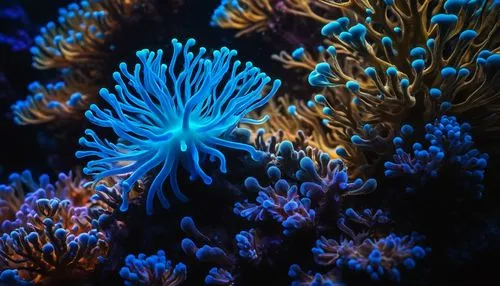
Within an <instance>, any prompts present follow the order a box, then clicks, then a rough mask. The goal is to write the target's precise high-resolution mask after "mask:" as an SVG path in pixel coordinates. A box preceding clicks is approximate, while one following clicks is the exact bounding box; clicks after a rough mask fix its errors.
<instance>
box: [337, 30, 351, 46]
mask: <svg viewBox="0 0 500 286" xmlns="http://www.w3.org/2000/svg"><path fill="white" fill-rule="evenodd" d="M339 39H340V40H341V41H343V42H345V43H347V44H349V43H351V42H352V41H353V40H354V37H353V36H352V34H351V33H349V32H341V33H340V35H339Z"/></svg>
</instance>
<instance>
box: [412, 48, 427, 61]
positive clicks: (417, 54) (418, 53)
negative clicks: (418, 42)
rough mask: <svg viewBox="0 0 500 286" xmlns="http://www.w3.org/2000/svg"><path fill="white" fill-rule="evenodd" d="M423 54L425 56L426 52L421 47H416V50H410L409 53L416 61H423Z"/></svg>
mask: <svg viewBox="0 0 500 286" xmlns="http://www.w3.org/2000/svg"><path fill="white" fill-rule="evenodd" d="M425 54H426V51H425V49H424V48H422V47H416V48H413V49H411V51H410V56H411V57H412V58H416V59H424V58H425Z"/></svg>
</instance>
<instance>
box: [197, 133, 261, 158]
mask: <svg viewBox="0 0 500 286" xmlns="http://www.w3.org/2000/svg"><path fill="white" fill-rule="evenodd" d="M207 141H208V142H211V143H213V144H215V145H219V146H223V147H227V148H230V149H237V150H242V151H247V152H248V153H250V156H251V157H252V159H254V160H257V159H258V158H259V157H258V152H257V150H256V149H255V148H254V147H253V146H251V145H248V144H243V143H238V142H232V141H227V140H224V139H220V138H217V137H213V138H209V139H208V140H207Z"/></svg>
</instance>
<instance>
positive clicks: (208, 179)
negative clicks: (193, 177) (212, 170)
mask: <svg viewBox="0 0 500 286" xmlns="http://www.w3.org/2000/svg"><path fill="white" fill-rule="evenodd" d="M190 149H191V158H192V160H193V167H194V170H195V172H196V174H197V175H199V176H200V177H201V178H202V180H203V182H204V183H205V184H206V185H210V184H212V178H211V177H210V176H209V175H207V173H205V171H203V169H202V168H201V167H200V154H199V153H198V149H197V148H196V145H195V144H194V143H191V148H190Z"/></svg>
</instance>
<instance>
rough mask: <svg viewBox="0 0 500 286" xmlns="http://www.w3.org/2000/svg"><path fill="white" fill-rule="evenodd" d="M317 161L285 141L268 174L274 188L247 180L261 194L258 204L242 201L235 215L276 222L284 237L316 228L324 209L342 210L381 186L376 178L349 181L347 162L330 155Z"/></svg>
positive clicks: (318, 158) (281, 144) (249, 186)
mask: <svg viewBox="0 0 500 286" xmlns="http://www.w3.org/2000/svg"><path fill="white" fill-rule="evenodd" d="M315 160H316V161H313V159H311V158H310V157H308V156H307V155H306V154H305V153H304V151H295V150H294V148H293V146H292V143H291V142H289V141H283V142H281V143H280V145H279V147H278V151H277V153H276V158H275V163H273V162H271V163H270V165H269V167H268V168H267V171H266V173H267V176H268V178H269V179H270V181H274V182H275V183H274V186H267V187H263V186H261V185H260V183H259V182H258V180H257V179H256V178H254V177H249V178H247V179H246V180H245V184H244V185H245V187H246V188H247V189H248V190H249V191H251V192H252V193H258V197H257V199H256V203H251V202H249V201H248V200H245V201H243V202H238V203H236V204H235V206H234V212H235V213H236V214H237V215H239V216H241V217H244V218H246V219H247V220H251V221H264V220H266V219H273V220H276V221H277V222H279V223H281V224H282V226H283V228H284V231H283V232H284V234H285V235H290V234H292V233H293V232H295V231H296V230H299V229H306V228H309V227H311V226H314V225H316V223H317V212H318V211H319V210H320V209H322V208H328V207H334V208H338V206H339V205H340V204H341V200H342V199H343V198H345V197H347V196H354V195H361V194H368V193H371V192H373V191H374V190H375V189H376V187H377V183H376V181H375V180H374V179H369V180H367V181H363V180H362V179H356V180H354V181H353V182H349V179H348V173H347V169H346V167H345V165H344V163H343V162H342V161H341V160H339V159H330V157H329V156H328V154H326V153H319V154H316V158H315ZM285 178H286V179H285ZM289 181H290V182H294V181H295V182H296V184H294V185H290V183H289Z"/></svg>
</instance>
